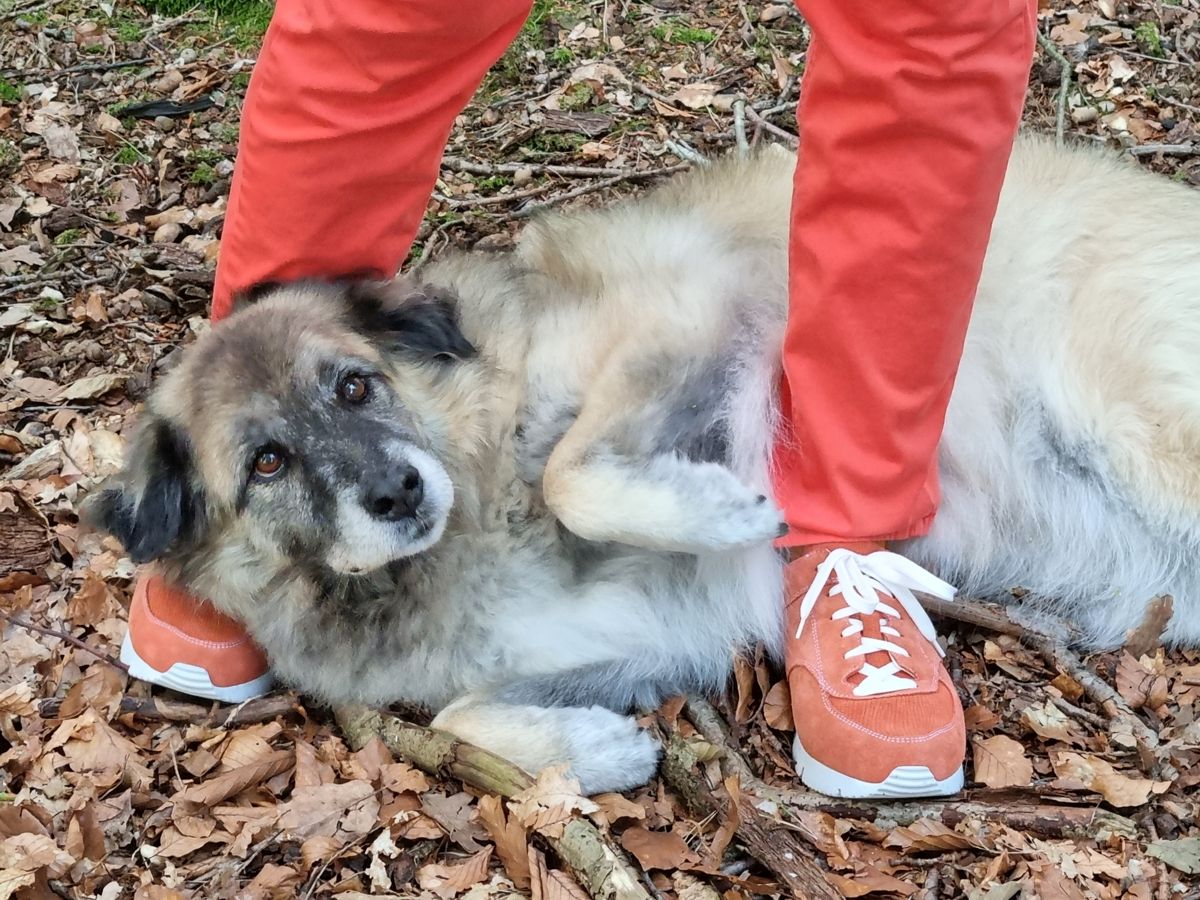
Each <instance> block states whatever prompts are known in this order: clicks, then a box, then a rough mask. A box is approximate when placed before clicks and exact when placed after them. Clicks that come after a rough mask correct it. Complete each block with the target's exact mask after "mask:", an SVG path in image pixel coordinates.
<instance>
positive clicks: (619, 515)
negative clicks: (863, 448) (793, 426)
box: [542, 360, 783, 553]
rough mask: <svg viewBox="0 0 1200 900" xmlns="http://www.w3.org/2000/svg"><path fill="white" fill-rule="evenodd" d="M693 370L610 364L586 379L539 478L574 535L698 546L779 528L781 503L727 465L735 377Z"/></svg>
mask: <svg viewBox="0 0 1200 900" xmlns="http://www.w3.org/2000/svg"><path fill="white" fill-rule="evenodd" d="M714 365H716V364H714ZM694 368H695V367H694V366H693V370H692V371H689V370H688V368H687V366H686V365H685V364H680V365H675V366H668V365H665V364H661V363H660V364H659V365H658V366H657V367H651V366H649V365H648V364H647V363H645V362H642V361H637V360H635V361H633V363H632V364H630V363H626V364H624V365H622V364H619V363H618V364H612V363H610V364H609V365H608V366H607V367H606V368H605V370H604V371H603V372H601V373H600V375H599V377H597V379H596V380H595V381H594V382H593V383H592V384H591V385H589V388H588V391H587V394H586V396H585V397H584V398H583V402H582V403H581V404H580V407H579V414H578V416H577V417H576V418H575V420H574V422H572V423H571V425H570V427H569V428H568V429H567V431H566V433H565V434H564V435H563V436H562V439H561V440H560V441H559V442H558V443H557V444H556V445H555V447H554V449H553V451H552V452H551V453H550V456H549V458H548V460H547V462H546V468H545V472H544V473H543V476H542V490H543V493H544V495H545V499H546V504H547V506H549V508H550V510H551V511H552V512H553V513H554V514H555V516H557V517H558V519H559V520H560V521H561V522H562V523H563V525H565V526H566V527H567V528H568V529H569V530H570V531H572V532H573V533H574V534H576V535H578V536H579V537H582V538H585V539H587V540H591V541H616V542H619V543H623V544H630V545H633V546H638V547H646V548H649V549H652V550H665V551H677V552H685V553H701V552H705V551H714V550H732V549H738V548H744V547H749V546H753V545H755V544H759V543H764V542H766V541H770V540H772V539H773V538H776V537H778V536H779V535H780V534H781V533H782V529H783V526H782V524H781V523H782V517H781V515H780V513H779V510H778V508H777V507H776V506H775V504H774V502H773V501H772V500H771V499H770V498H768V497H766V496H765V495H763V494H762V493H760V492H759V491H757V490H755V489H753V488H751V487H749V486H748V485H746V484H745V483H743V482H742V481H741V480H740V479H739V478H738V477H737V476H736V475H735V474H734V473H733V471H732V470H731V469H730V468H729V467H728V466H727V465H725V464H724V459H723V447H722V445H723V443H724V442H725V441H726V440H727V438H726V436H724V435H723V434H722V429H723V428H725V427H726V424H725V423H724V422H722V421H721V415H722V413H721V407H722V404H723V403H724V402H725V401H726V399H727V397H726V392H727V390H728V387H727V385H726V381H727V380H728V377H727V376H726V375H724V374H723V373H718V374H717V375H716V376H714V375H712V374H711V373H709V374H706V373H704V372H696V371H694ZM714 458H716V459H720V460H721V461H713V459H714Z"/></svg>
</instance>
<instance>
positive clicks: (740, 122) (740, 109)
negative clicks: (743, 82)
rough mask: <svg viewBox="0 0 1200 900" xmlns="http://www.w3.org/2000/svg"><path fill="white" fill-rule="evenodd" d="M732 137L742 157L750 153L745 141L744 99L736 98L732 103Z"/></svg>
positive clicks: (747, 143)
mask: <svg viewBox="0 0 1200 900" xmlns="http://www.w3.org/2000/svg"><path fill="white" fill-rule="evenodd" d="M733 137H734V140H736V141H737V146H738V150H739V151H740V152H741V153H742V154H743V155H744V154H746V153H748V152H750V143H749V142H748V141H747V140H746V98H745V97H738V98H737V99H736V100H734V101H733Z"/></svg>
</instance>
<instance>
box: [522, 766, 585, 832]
mask: <svg viewBox="0 0 1200 900" xmlns="http://www.w3.org/2000/svg"><path fill="white" fill-rule="evenodd" d="M567 768H568V767H567V766H565V765H563V766H550V767H548V768H545V769H543V770H542V771H541V772H539V773H538V776H537V779H536V781H535V782H534V783H533V784H532V785H530V786H529V787H528V788H526V789H525V790H523V791H521V793H519V794H517V795H516V796H514V797H513V798H512V800H510V801H509V804H508V808H509V810H510V811H511V812H512V814H513V815H514V816H516V818H517V821H518V822H520V823H521V824H522V825H523V826H525V827H526V828H531V829H533V830H534V831H540V832H541V833H542V834H545V835H547V836H549V837H561V836H562V832H563V828H565V827H566V824H567V822H569V821H570V820H571V819H573V818H574V817H575V814H576V813H583V814H584V815H587V814H589V813H593V812H595V811H596V810H598V809H599V808H600V807H598V806H597V805H596V804H595V803H593V802H592V801H591V800H589V799H587V798H586V797H583V796H581V795H580V792H579V782H578V781H576V780H575V779H574V778H568V777H567V776H566V772H567Z"/></svg>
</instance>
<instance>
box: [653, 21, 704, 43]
mask: <svg viewBox="0 0 1200 900" xmlns="http://www.w3.org/2000/svg"><path fill="white" fill-rule="evenodd" d="M650 33H651V34H652V35H654V36H655V37H656V38H658V39H659V40H660V41H665V42H666V43H668V44H711V43H712V42H713V41H715V40H716V39H717V36H716V35H715V34H713V33H712V32H711V31H709V30H708V29H707V28H692V27H690V26H688V25H682V24H680V23H679V22H666V23H664V24H662V25H655V26H654V27H653V28H651V29H650Z"/></svg>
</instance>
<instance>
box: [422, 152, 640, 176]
mask: <svg viewBox="0 0 1200 900" xmlns="http://www.w3.org/2000/svg"><path fill="white" fill-rule="evenodd" d="M442 167H443V168H446V169H450V170H451V171H452V172H465V173H466V174H468V175H515V174H516V173H517V172H520V171H521V170H522V169H525V170H528V171H529V172H532V173H533V174H534V175H562V176H564V177H567V178H610V177H613V176H616V175H624V176H625V177H627V178H637V177H642V178H647V177H649V176H651V175H654V174H656V173H655V170H654V169H605V168H602V167H600V166H555V165H544V164H539V163H481V162H474V161H472V160H468V159H461V158H459V157H457V156H446V157H443V158H442Z"/></svg>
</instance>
